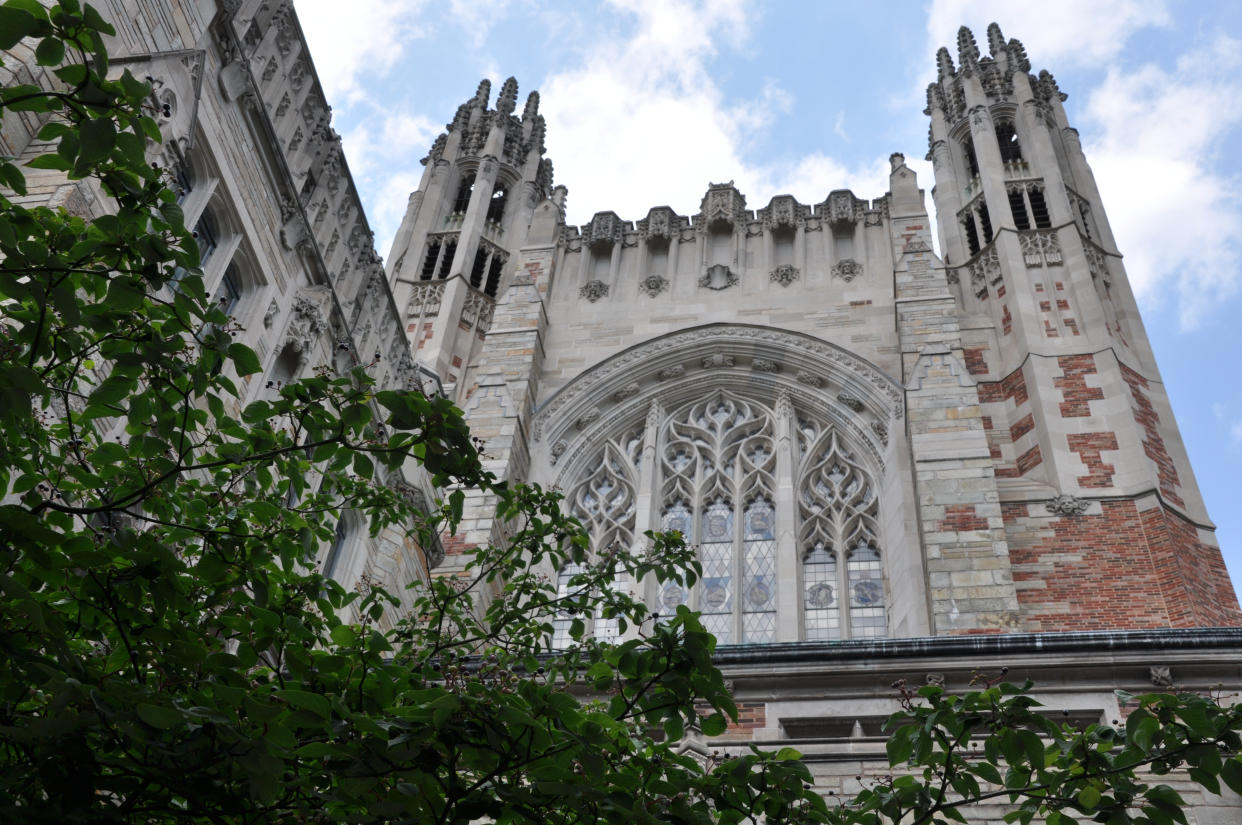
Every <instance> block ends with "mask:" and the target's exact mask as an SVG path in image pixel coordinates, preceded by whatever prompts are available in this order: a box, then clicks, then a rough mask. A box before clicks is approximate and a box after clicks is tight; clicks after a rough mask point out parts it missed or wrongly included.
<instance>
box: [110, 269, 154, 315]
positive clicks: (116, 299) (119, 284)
mask: <svg viewBox="0 0 1242 825" xmlns="http://www.w3.org/2000/svg"><path fill="white" fill-rule="evenodd" d="M146 297H147V291H146V286H145V285H144V284H143V283H142V281H140V280H139V279H137V278H134V277H132V276H130V275H118V276H116V277H115V278H113V279H112V280H111V281H109V282H108V295H107V297H106V298H105V299H104V303H106V304H107V305H108V308H109V309H120V310H130V309H137V308H138V307H140V306H142V302H143V301H144V300H145V299H146Z"/></svg>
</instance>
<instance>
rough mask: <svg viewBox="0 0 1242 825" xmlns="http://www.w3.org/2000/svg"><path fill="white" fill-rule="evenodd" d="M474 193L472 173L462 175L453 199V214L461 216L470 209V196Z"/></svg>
mask: <svg viewBox="0 0 1242 825" xmlns="http://www.w3.org/2000/svg"><path fill="white" fill-rule="evenodd" d="M473 193H474V173H473V172H471V173H470V174H467V175H463V176H462V179H461V183H460V184H458V186H457V197H456V198H454V199H453V214H454V215H463V214H465V212H466V210H467V209H469V208H470V196H471V194H473Z"/></svg>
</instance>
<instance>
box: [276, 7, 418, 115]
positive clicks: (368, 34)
mask: <svg viewBox="0 0 1242 825" xmlns="http://www.w3.org/2000/svg"><path fill="white" fill-rule="evenodd" d="M425 4H426V0H350V2H349V3H348V4H342V3H340V2H339V0H297V2H296V7H297V13H298V19H299V20H300V21H301V23H302V32H303V33H304V34H305V35H306V42H307V45H309V46H310V50H311V53H312V54H313V55H314V57H315V68H316V70H317V71H318V73H319V82H320V83H321V84H322V85H323V90H324V94H325V95H326V96H327V98H328V100H330V101H341V102H345V103H349V102H352V101H355V100H358V99H360V98H362V97H364V96H365V95H364V92H363V87H362V85H361V84H360V83H359V81H358V76H359V75H360V74H362V73H364V72H367V73H372V74H375V75H379V76H382V75H383V74H384V73H386V72H387V71H388V70H389V69H391V68H392V67H393V66H394V65H396V63H397V62H398V61H399V60H400V59H401V55H402V53H403V50H404V48H405V46H406V44H408V43H409V42H410V41H412V40H415V39H417V38H418V37H419V36H420V35H421V29H420V28H419V26H418V24H417V21H418V19H419V17H420V14H421V11H422V7H423V6H424V5H425Z"/></svg>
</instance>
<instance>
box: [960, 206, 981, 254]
mask: <svg viewBox="0 0 1242 825" xmlns="http://www.w3.org/2000/svg"><path fill="white" fill-rule="evenodd" d="M962 229H964V230H965V231H966V248H967V249H968V250H970V254H971V255H976V254H978V252H979V233H978V232H977V231H975V222H974V221H973V220H971V219H970V215H967V216H966V217H964V218H962Z"/></svg>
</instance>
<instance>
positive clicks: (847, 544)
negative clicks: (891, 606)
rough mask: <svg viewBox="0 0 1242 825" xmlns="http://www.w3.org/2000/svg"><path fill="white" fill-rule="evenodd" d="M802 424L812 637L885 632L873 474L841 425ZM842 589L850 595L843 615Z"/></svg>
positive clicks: (803, 537) (806, 602) (807, 613)
mask: <svg viewBox="0 0 1242 825" xmlns="http://www.w3.org/2000/svg"><path fill="white" fill-rule="evenodd" d="M803 428H804V432H803V438H804V439H806V441H807V442H808V443H809V449H808V451H807V461H806V463H805V464H804V471H803V473H802V477H801V479H800V482H799V485H798V510H799V517H800V519H801V522H802V527H801V529H800V531H799V536H800V544H801V546H802V548H803V549H802V584H803V594H804V596H803V610H804V612H803V627H804V629H805V634H806V638H808V639H839V638H857V637H863V636H884V635H886V632H887V622H886V617H885V609H884V605H885V601H886V600H885V595H884V593H885V591H884V573H883V567H882V565H881V560H880V554H879V550H878V549H877V538H876V534H877V527H876V517H877V515H878V513H879V502H878V500H877V498H876V495H875V491H874V488H873V486H872V484H871V480H870V479H869V477H868V475H867V473H866V471H865V470H864V469H863V468H862V467H861V466H860V465H859V464H858V463H857V462H856V461H855V460H854V458H853V456H852V455H851V454H850V453H849V451H848V450H846V449H844V448H843V446H842V445H841V442H840V439H839V437H838V435H837V433H836V431H835V430H831V429H828V430H822V429H821V428H818V427H816V426H815V425H814V424H812V423H811V422H804V423H803ZM843 576H844V578H843ZM843 593H848V594H849V599H848V605H849V610H848V612H847V613H846V614H845V615H844V616H842V614H841V610H840V601H841V594H843ZM843 620H844V621H843Z"/></svg>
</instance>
